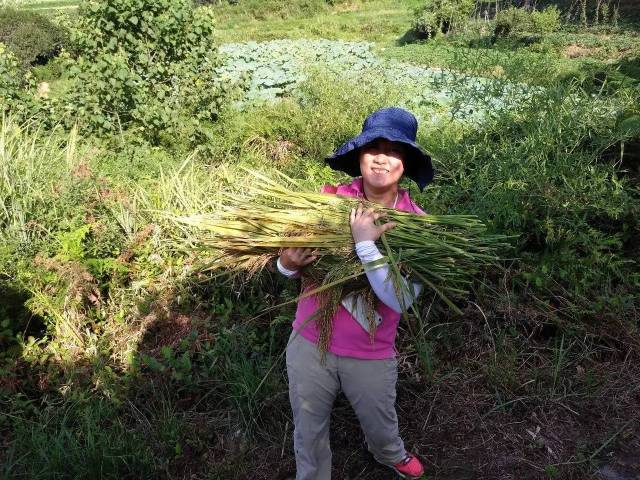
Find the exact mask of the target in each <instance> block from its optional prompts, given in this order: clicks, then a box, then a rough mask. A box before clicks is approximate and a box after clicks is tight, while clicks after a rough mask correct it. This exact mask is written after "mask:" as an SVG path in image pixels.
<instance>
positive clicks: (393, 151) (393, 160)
mask: <svg viewBox="0 0 640 480" xmlns="http://www.w3.org/2000/svg"><path fill="white" fill-rule="evenodd" d="M405 155H406V153H405V146H404V145H403V144H402V143H399V142H390V141H389V140H385V139H384V138H378V139H377V140H374V141H373V142H370V143H367V144H366V145H365V146H364V147H362V148H361V149H360V152H359V158H360V173H361V174H362V179H363V181H364V184H365V186H368V187H369V188H370V189H372V190H376V191H378V192H384V191H386V190H393V189H395V188H397V186H398V182H399V181H400V177H402V173H403V172H404V163H403V162H404V158H405Z"/></svg>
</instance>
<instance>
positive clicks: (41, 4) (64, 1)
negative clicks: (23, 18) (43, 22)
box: [16, 0, 80, 13]
mask: <svg viewBox="0 0 640 480" xmlns="http://www.w3.org/2000/svg"><path fill="white" fill-rule="evenodd" d="M16 3H17V6H19V7H20V8H24V9H26V10H37V11H40V12H43V13H48V12H53V11H57V10H72V9H76V8H78V5H79V4H80V2H79V1H78V0H18V1H17V2H16Z"/></svg>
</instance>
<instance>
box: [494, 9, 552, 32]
mask: <svg viewBox="0 0 640 480" xmlns="http://www.w3.org/2000/svg"><path fill="white" fill-rule="evenodd" d="M559 28H560V10H558V7H556V6H555V5H552V6H550V7H547V8H545V9H544V10H542V11H538V10H533V11H528V10H525V9H524V8H513V7H512V8H507V9H506V10H502V11H500V12H498V15H497V16H496V26H495V30H494V36H495V37H507V36H515V37H517V36H521V35H524V34H533V35H546V34H549V33H552V32H555V31H557V30H558V29H559Z"/></svg>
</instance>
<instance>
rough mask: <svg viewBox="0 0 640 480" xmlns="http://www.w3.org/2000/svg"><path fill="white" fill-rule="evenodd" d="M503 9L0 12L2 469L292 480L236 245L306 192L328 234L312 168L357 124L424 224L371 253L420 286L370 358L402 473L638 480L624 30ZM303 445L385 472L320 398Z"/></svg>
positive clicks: (276, 343)
mask: <svg viewBox="0 0 640 480" xmlns="http://www.w3.org/2000/svg"><path fill="white" fill-rule="evenodd" d="M523 3H524V2H515V1H514V2H511V1H507V0H499V1H491V2H485V1H480V0H464V1H462V0H461V1H459V2H458V1H455V2H454V1H452V0H438V1H435V0H402V1H391V0H334V1H325V0H291V1H288V2H282V1H277V0H234V1H227V0H217V1H214V2H192V1H191V0H155V1H149V0H113V1H111V0H110V1H96V2H87V3H86V4H85V5H84V7H86V8H78V7H79V6H80V5H81V2H79V1H63V0H29V1H26V0H22V1H5V2H0V112H1V115H0V479H5V478H6V479H35V480H40V479H42V480H45V479H85V478H87V479H88V478H91V479H93V478H95V479H160V478H162V479H176V480H177V479H185V480H186V479H197V480H205V479H206V480H245V479H246V480H248V479H251V480H256V479H257V480H293V479H294V478H295V470H296V465H295V456H294V448H293V436H294V431H293V417H292V411H291V406H290V404H289V393H288V377H287V370H286V363H285V357H284V352H285V348H286V346H287V342H288V339H289V335H290V333H291V322H292V320H293V318H294V316H295V311H296V305H295V304H296V299H297V298H298V296H299V294H300V289H301V282H300V281H299V280H295V279H286V278H285V277H284V276H282V275H280V274H279V273H278V271H277V268H276V266H275V259H274V255H275V256H277V253H276V254H274V253H273V252H274V251H276V250H270V251H269V252H271V253H270V254H269V255H267V254H266V253H265V252H266V250H265V249H264V248H266V247H264V248H263V249H262V250H260V248H259V246H258V245H257V244H258V242H259V241H260V242H262V243H261V244H260V245H270V243H269V242H273V243H277V242H283V241H286V240H289V238H290V237H292V236H294V235H293V234H294V233H300V232H297V231H296V232H293V231H292V230H291V227H286V228H289V230H287V229H286V228H285V227H282V226H281V225H283V224H284V225H290V223H291V222H293V223H295V222H298V221H301V220H300V219H299V218H297V217H298V216H303V214H299V215H298V214H296V215H295V217H296V218H293V217H294V215H292V214H290V212H291V211H294V210H295V209H296V208H298V209H300V210H299V211H300V212H307V213H308V212H309V209H310V207H309V206H308V203H306V202H307V201H306V200H305V199H309V198H312V199H313V198H315V199H316V206H315V208H316V209H317V212H315V213H316V214H317V215H316V217H317V219H319V220H318V222H319V223H318V225H319V227H318V225H316V227H315V228H316V229H317V230H316V231H315V232H316V234H317V235H318V236H319V237H318V238H320V239H321V240H322V238H325V237H322V235H327V236H328V237H330V239H331V238H333V240H332V241H335V238H340V239H343V237H344V236H345V235H346V238H347V241H348V242H350V241H351V237H350V236H349V232H348V231H346V232H345V231H342V230H343V229H344V227H343V226H341V225H344V224H343V223H341V222H343V221H345V222H346V219H343V218H342V217H340V215H339V214H336V213H335V212H336V210H331V209H332V208H337V207H336V205H337V202H333V201H330V200H327V203H326V204H323V208H325V209H327V210H325V211H324V213H322V212H321V209H319V208H318V203H317V202H319V201H318V200H317V199H318V194H317V193H316V192H318V191H319V190H320V189H321V188H322V187H323V185H326V184H332V185H336V184H339V183H346V182H349V181H350V177H348V176H347V175H346V174H343V173H340V172H338V171H334V170H331V169H330V168H329V167H328V166H327V165H326V164H325V162H324V161H323V159H324V158H325V157H326V156H327V155H329V154H331V152H333V151H334V150H335V149H336V148H337V147H338V146H340V145H341V144H342V143H343V142H345V141H346V140H348V139H349V138H351V137H353V136H354V135H356V134H358V133H359V132H360V131H361V127H362V121H363V120H364V118H365V117H366V116H367V115H368V114H369V113H371V112H373V111H374V110H376V109H378V108H382V107H385V106H401V107H403V108H406V109H408V110H410V111H411V112H413V113H414V114H415V116H416V117H417V119H418V121H419V129H418V133H417V142H418V143H419V144H420V145H422V146H423V147H424V148H425V149H426V150H427V151H428V152H429V154H430V155H431V157H432V159H433V163H434V168H435V172H436V173H435V180H434V182H433V183H431V184H429V185H428V186H427V187H426V188H425V189H424V191H420V190H419V189H418V188H417V186H416V184H415V183H413V182H411V181H410V180H408V179H403V180H402V181H401V185H402V187H403V188H406V189H407V190H408V192H409V194H410V195H411V198H412V199H413V200H414V201H415V202H416V203H417V204H418V205H419V206H420V207H421V208H422V209H424V210H425V211H426V212H427V217H426V219H430V220H429V221H427V220H426V219H423V220H425V222H426V223H425V225H427V224H428V223H429V222H431V223H429V225H435V224H438V222H442V225H448V226H445V227H441V228H442V230H441V231H440V235H442V236H441V237H438V236H437V235H435V234H433V231H431V230H429V231H426V232H425V233H424V235H421V236H420V238H419V242H418V241H414V243H412V244H411V245H413V246H411V247H399V248H398V249H397V250H396V251H392V249H391V247H388V245H386V246H385V248H387V247H388V250H385V252H387V254H388V255H389V258H391V259H392V265H393V266H394V268H400V267H403V268H405V269H407V268H408V267H407V265H408V264H409V262H410V261H413V262H420V263H419V265H417V266H416V265H415V264H414V265H413V267H412V268H413V271H414V272H422V273H420V274H421V275H423V278H428V279H430V280H429V284H427V287H425V288H424V289H423V293H422V294H421V296H420V297H419V299H418V302H417V304H416V306H415V308H414V309H412V310H411V311H409V312H408V313H407V314H406V315H405V316H404V317H403V318H402V320H401V322H400V325H399V329H398V336H397V340H396V350H397V362H398V382H397V397H396V410H397V413H398V418H399V426H400V433H401V435H402V438H403V440H404V443H405V445H406V448H407V450H410V451H412V452H415V453H416V454H417V455H418V456H419V458H420V459H421V460H422V462H423V464H424V466H425V470H426V475H425V476H424V477H423V478H427V479H429V480H454V479H455V480H475V479H478V480H481V479H487V480H538V479H540V480H543V479H544V480H554V479H559V480H565V479H566V480H586V479H594V480H595V479H597V480H612V479H615V480H637V479H638V478H640V477H639V475H640V454H639V452H640V366H639V365H640V266H638V261H639V260H638V259H639V258H640V220H639V219H640V24H638V23H637V22H638V16H637V15H636V13H637V12H635V10H634V8H633V7H634V5H633V2H629V1H625V0H623V1H621V2H617V1H614V0H610V1H609V0H601V1H596V0H587V1H584V2H582V1H579V2H571V1H556V2H554V1H538V2H530V3H532V4H535V5H534V6H535V8H533V9H532V10H527V9H525V8H522V4H523ZM514 5H515V6H516V7H518V8H510V7H513V6H514ZM496 9H497V10H496ZM443 12H444V13H443ZM282 185H286V188H285V187H283V186H282ZM283 189H284V190H283ZM283 192H284V193H283ZM292 192H293V193H292ZM296 192H297V193H296ZM329 198H333V197H329ZM274 199H279V200H278V204H276V203H274V202H275V200H274ZM282 205H286V206H287V208H288V209H289V210H288V213H284V214H283V212H282V210H277V208H276V206H278V207H281V206H282ZM340 208H347V207H345V206H344V205H342V206H341V207H340ZM305 209H307V210H305ZM254 211H256V212H262V215H263V216H264V218H258V219H256V217H254ZM345 211H346V210H345ZM234 212H235V213H234ZM269 215H272V216H269ZM331 215H333V216H331ZM311 217H313V215H311ZM316 217H314V218H316ZM329 218H331V219H332V220H331V222H333V223H331V222H330V221H329ZM398 218H401V217H398ZM221 219H222V220H224V222H227V223H224V224H222V225H223V227H224V228H223V227H220V225H221V223H220V222H222V220H221ZM269 219H271V221H270V220H269ZM207 221H208V222H210V223H209V224H207V223H206V222H207ZM216 222H218V223H216ZM242 222H244V223H242ZM287 222H289V223H287ZM447 222H449V223H448V224H447ZM202 225H205V226H206V225H209V228H210V231H206V228H204V229H202V228H201V229H198V228H197V227H198V226H200V227H202ZM211 225H213V226H211ZM239 225H240V226H239ZM295 225H298V223H295ZM336 225H337V226H336ZM416 225H418V224H417V223H411V222H407V223H406V224H403V227H398V228H399V231H400V232H403V231H410V232H412V233H411V235H417V234H416V233H415V232H416V229H418V227H417V226H416ZM420 225H422V224H420ZM307 227H308V225H307ZM329 227H331V228H333V229H334V230H331V229H330V228H329ZM216 228H217V229H218V230H216ZM221 228H222V230H221ZM225 228H226V230H225ZM229 228H231V230H233V229H239V231H242V232H244V234H243V235H244V236H241V238H240V239H239V240H238V235H236V237H233V236H232V235H231V236H227V237H224V235H223V234H221V233H220V231H222V232H223V233H224V234H229V230H228V229H229ZM278 228H283V229H284V230H283V232H284V233H281V234H282V238H284V239H285V240H283V239H282V238H280V237H278V238H277V239H276V240H277V241H276V240H274V239H273V236H274V235H275V234H274V232H275V231H277V229H278ZM296 228H298V227H296ZM308 228H310V227H308ZM402 228H406V229H407V230H402ZM420 228H422V227H420ZM424 228H425V229H426V228H433V227H432V226H431V227H429V226H425V227H424ZM456 228H457V230H456ZM341 229H342V230H341ZM465 229H467V230H465ZM329 230H331V231H329ZM216 231H217V232H218V233H217V234H216V233H215V232H216ZM434 231H435V230H434ZM212 232H213V233H212ZM460 232H463V233H464V234H470V235H471V234H474V235H475V234H476V233H477V232H482V235H486V239H489V240H487V242H488V243H486V244H485V243H482V241H481V240H477V239H474V238H473V236H472V237H471V238H467V237H465V236H464V234H463V233H460ZM465 232H466V233H465ZM469 232H471V233H469ZM474 232H475V233H474ZM302 233H304V234H305V235H306V236H307V237H308V238H307V240H308V241H309V238H310V237H311V236H312V235H311V234H310V233H309V232H302ZM477 234H478V235H479V233H477ZM216 235H217V236H216ZM270 235H271V236H270ZM305 235H303V237H304V236H305ZM331 235H333V237H332V236H331ZM405 235H408V234H405ZM430 235H431V236H430ZM328 237H326V238H328ZM314 238H316V237H314ZM385 238H386V237H385ZM389 238H391V239H392V240H393V237H389ZM483 238H485V237H483ZM221 239H223V240H221ZM230 239H231V240H230ZM434 239H435V240H434ZM232 240H234V241H237V242H239V243H238V245H240V247H242V248H240V247H237V246H236V250H234V249H233V248H231V247H230V245H232ZM321 240H317V239H316V240H314V241H317V242H320V241H321ZM396 240H397V238H396ZM404 240H406V238H405V239H404ZM326 241H329V240H326ZM385 241H386V240H385ZM225 242H226V243H225ZM391 244H392V245H396V244H394V243H393V242H392V243H391ZM416 244H419V245H432V244H437V245H439V248H442V249H446V248H448V249H449V252H455V254H454V253H449V254H447V255H443V256H444V258H445V260H444V262H445V264H446V262H449V263H448V264H447V265H454V264H455V267H456V268H451V269H449V268H448V267H443V266H442V265H443V264H437V263H436V260H438V261H443V260H442V258H441V257H442V255H441V256H438V257H437V258H436V256H432V257H429V256H428V255H427V256H425V255H422V253H421V252H420V251H419V249H418V247H416V246H415V245H416ZM278 245H279V244H278ZM474 245H475V246H474ZM487 245H490V248H489V247H488V246H487ZM465 246H466V248H465ZM472 246H473V248H472ZM380 247H381V249H382V245H381V246H380ZM485 247H486V248H487V249H489V250H487V251H490V252H491V255H489V254H486V255H484V254H479V253H478V252H481V251H482V252H484V251H485V250H483V249H484V248H485ZM274 248H275V247H274ZM317 248H319V249H321V248H322V247H317ZM394 248H395V247H394ZM474 248H476V250H474ZM494 249H495V250H494ZM258 251H259V255H258V254H257V253H255V252H258ZM247 252H249V253H250V254H251V255H253V256H251V257H250V258H249V257H246V256H244V255H245V254H247V255H249V253H247ZM345 252H346V253H344V252H343V253H344V255H345V258H346V259H347V260H344V262H341V261H339V262H338V263H337V266H336V265H333V264H332V265H333V267H332V268H335V271H336V272H340V271H347V270H348V269H352V270H349V272H351V273H349V274H350V275H352V277H348V278H358V281H360V280H361V279H362V278H363V274H362V272H360V271H358V272H359V273H358V274H356V273H353V269H354V268H356V267H354V266H353V264H352V263H349V262H350V261H351V260H353V259H354V258H355V256H354V255H355V254H353V249H352V247H351V243H349V247H348V248H347V249H346V250H345ZM472 253H473V254H475V255H477V258H482V259H483V260H482V262H481V265H478V266H474V265H473V263H472V262H471V261H470V260H469V258H471V257H472ZM349 255H350V256H349ZM421 255H422V256H421ZM483 255H484V256H483ZM493 255H495V256H493ZM394 257H395V258H396V259H397V263H396V262H395V260H394ZM496 257H497V258H498V260H496ZM416 259H417V260H416ZM426 259H430V260H426ZM429 261H431V262H432V263H431V265H432V267H431V269H429V265H427V264H428V263H429ZM465 262H466V263H465ZM323 265H324V264H323ZM356 266H357V267H358V268H359V267H361V265H359V264H357V262H356ZM341 269H342V270H341ZM465 269H466V271H465ZM331 271H332V272H334V270H331ZM403 271H409V270H403ZM358 275H359V277H358ZM448 275H451V278H455V282H453V283H452V284H451V285H445V280H444V279H445V278H449V277H447V276H448ZM461 279H464V281H463V280H461ZM332 280H335V279H334V278H333V277H332ZM340 281H342V282H344V279H341V280H340ZM439 281H442V283H439ZM335 282H337V280H335ZM456 282H460V283H456ZM349 285H350V284H349ZM367 285H368V284H367ZM329 286H331V285H329ZM353 286H354V288H355V286H358V288H360V286H361V284H360V283H356V281H355V280H354V283H353ZM439 286H440V287H441V289H439V288H438V287H439ZM462 286H463V287H464V288H462ZM445 287H446V292H447V294H446V295H444V294H443V293H442V292H443V290H442V289H445ZM458 287H460V288H458ZM327 288H329V287H327ZM332 291H333V290H332ZM336 298H338V297H336ZM334 300H335V299H334ZM338 300H340V299H339V298H338ZM336 305H337V303H336ZM330 438H331V446H332V452H333V459H332V478H334V479H339V480H347V479H350V480H355V479H364V480H383V479H384V480H386V479H390V478H393V474H392V473H391V471H390V470H389V469H388V468H387V467H386V466H383V465H380V464H378V463H377V462H376V461H375V459H374V458H373V456H372V455H371V454H370V453H369V452H368V450H367V447H366V442H365V438H364V435H363V433H362V431H361V430H360V427H359V421H358V418H357V416H356V414H355V413H354V411H353V409H352V408H351V406H350V404H349V402H348V401H347V399H346V397H345V396H344V395H343V394H342V393H341V394H339V395H338V398H337V399H336V401H335V404H334V406H333V410H332V416H331V426H330Z"/></svg>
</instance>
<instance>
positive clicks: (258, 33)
mask: <svg viewBox="0 0 640 480" xmlns="http://www.w3.org/2000/svg"><path fill="white" fill-rule="evenodd" d="M418 3H419V2H417V1H416V0H409V1H404V2H393V1H390V0H372V1H355V2H344V3H338V4H337V5H335V6H333V7H331V8H328V7H327V8H326V9H324V10H321V11H316V12H311V13H310V14H305V13H304V12H298V13H297V14H287V18H282V17H281V16H280V15H268V14H264V16H261V17H259V18H256V16H255V14H252V13H251V11H250V10H245V9H243V7H242V2H239V3H238V5H237V6H235V7H231V6H229V7H222V8H219V9H218V10H217V11H218V19H219V20H218V37H219V39H220V41H221V42H222V43H225V42H240V41H249V40H254V41H265V40H273V39H279V38H291V39H299V38H326V39H333V40H349V41H369V42H378V43H382V44H388V45H390V44H393V43H394V42H395V41H396V40H397V39H398V38H400V37H402V36H403V35H404V34H405V33H406V31H407V30H408V29H409V28H410V25H411V17H412V13H411V12H412V9H413V7H414V6H415V5H417V4H418Z"/></svg>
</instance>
